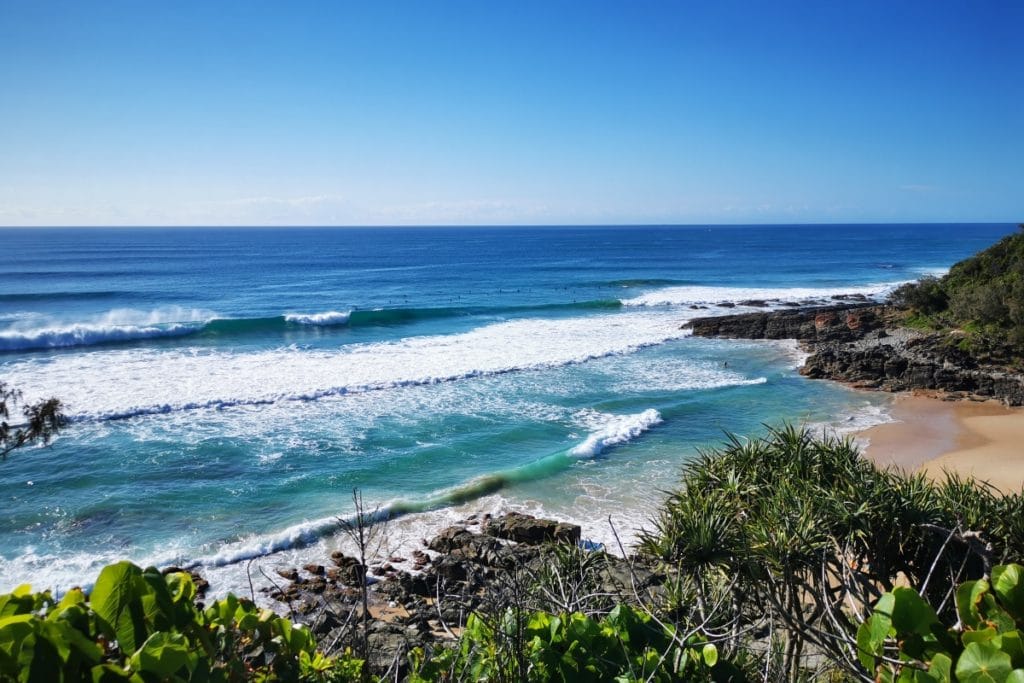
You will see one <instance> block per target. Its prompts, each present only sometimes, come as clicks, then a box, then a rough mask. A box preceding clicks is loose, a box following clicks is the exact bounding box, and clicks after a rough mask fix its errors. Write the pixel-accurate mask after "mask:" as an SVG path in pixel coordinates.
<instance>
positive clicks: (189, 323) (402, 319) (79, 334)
mask: <svg viewBox="0 0 1024 683" xmlns="http://www.w3.org/2000/svg"><path fill="white" fill-rule="evenodd" d="M44 298H45V297H44ZM621 307H622V302H620V301H619V300H618V299H605V300H595V301H581V302H572V303H553V304H536V305H521V306H499V307H487V306H467V307H426V308H414V307H410V308H377V309H365V310H363V309H353V310H348V311H324V312H321V313H285V314H283V315H277V316H270V317H265V318H222V317H218V316H216V315H215V314H213V313H211V312H202V313H201V314H196V313H195V312H194V311H185V312H180V311H182V309H176V310H178V311H179V313H168V312H162V311H163V309H161V310H158V311H155V312H153V313H149V314H147V313H144V312H141V311H132V312H131V313H132V314H133V315H131V316H127V317H126V316H125V315H123V314H124V310H121V311H112V312H111V313H108V314H105V315H103V316H100V317H98V318H94V319H92V320H88V321H82V322H71V323H65V324H60V323H53V322H50V323H48V324H47V325H46V326H44V327H36V328H28V329H27V328H23V327H19V328H9V329H7V330H2V331H0V352H2V351H8V352H9V351H32V350H41V349H56V348H68V347H74V346H97V345H109V344H123V343H130V342H139V341H144V340H147V339H155V338H160V337H181V336H188V335H194V336H196V337H197V338H200V339H202V338H217V339H222V338H224V337H241V336H246V335H252V334H272V333H284V332H287V331H296V330H302V329H309V328H322V327H335V326H348V327H389V326H398V325H406V324H411V323H416V322H420V321H426V320H438V319H446V318H457V317H469V316H484V317H501V316H504V315H515V314H524V313H558V312H573V311H596V310H614V309H618V308H621ZM176 315H179V316H184V317H183V318H177V319H176V318H175V316H176ZM138 319H143V320H149V321H150V322H147V323H144V324H139V323H137V322H134V321H135V320H138Z"/></svg>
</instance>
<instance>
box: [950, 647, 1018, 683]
mask: <svg viewBox="0 0 1024 683" xmlns="http://www.w3.org/2000/svg"><path fill="white" fill-rule="evenodd" d="M1011 670H1013V666H1012V665H1011V664H1010V655H1008V654H1006V653H1005V652H1000V651H999V650H997V649H996V648H995V647H993V646H992V645H991V644H989V643H971V644H969V645H968V646H967V647H965V648H964V651H963V654H961V655H960V659H958V660H957V662H956V677H957V679H958V680H959V681H960V682H961V683H989V682H990V681H999V682H1000V683H1001V682H1002V681H1004V680H1005V679H1006V677H1007V676H1009V675H1010V671H1011Z"/></svg>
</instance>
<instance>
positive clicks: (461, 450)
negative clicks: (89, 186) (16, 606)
mask: <svg viewBox="0 0 1024 683" xmlns="http://www.w3.org/2000/svg"><path fill="white" fill-rule="evenodd" d="M1015 229H1016V228H1015V226H1012V225H994V224H982V225H823V226H809V225H799V226H782V225H780V226H715V227H708V226H665V227H649V226H636V227H631V226H622V227H579V228H576V227H572V228H569V227H551V228H542V227H537V228H381V229H327V228H323V229H319V228H316V229H314V228H291V229H270V228H251V229H228V228H217V229H214V228H209V229H192V228H188V229H184V228H182V229H120V228H119V229H113V228H111V229H0V380H2V381H4V382H6V383H8V384H9V385H11V386H13V387H15V388H18V389H20V390H21V391H22V392H23V393H24V395H25V398H26V399H28V400H30V401H31V400H36V399H39V398H44V397H50V396H56V397H59V398H60V399H61V400H62V401H63V402H64V404H65V405H66V409H67V413H68V415H69V416H70V418H71V423H70V425H69V426H68V427H67V429H66V430H65V431H64V432H63V433H62V434H61V435H60V436H59V437H58V438H57V439H56V440H55V442H54V443H53V444H52V445H51V446H50V447H47V448H35V447H33V448H28V449H22V450H19V451H15V452H14V453H12V454H11V455H10V456H9V457H8V458H7V459H6V460H5V461H0V491H2V494H0V495H2V497H3V510H4V512H3V515H2V516H0V591H7V590H10V589H11V588H13V587H14V586H16V585H18V584H21V583H25V582H30V583H32V584H33V585H34V586H36V587H37V588H44V587H50V588H55V589H57V590H61V589H66V588H68V587H70V586H72V585H81V584H88V582H89V581H90V580H91V579H93V578H94V577H95V575H96V573H97V572H98V569H99V567H101V566H102V565H104V564H106V563H109V562H112V561H115V560H119V559H125V558H127V559H131V560H134V561H135V562H137V563H141V564H157V565H161V566H163V565H172V564H173V565H180V566H188V567H194V568H196V569H198V570H199V571H201V572H203V573H204V574H205V575H207V576H208V578H210V580H211V582H212V584H213V588H214V590H215V592H217V593H223V592H225V591H228V590H232V591H235V592H242V593H245V594H248V590H249V589H248V585H249V584H248V581H249V578H250V577H251V576H253V575H255V580H256V583H257V584H260V583H261V582H262V583H264V584H265V582H266V579H264V578H262V574H263V573H270V571H271V570H272V569H275V568H280V567H283V566H294V565H299V564H303V563H305V562H310V561H312V562H316V561H321V562H322V561H323V560H324V559H325V558H326V557H327V556H328V555H329V554H330V552H331V551H332V550H333V549H335V548H337V547H343V545H344V535H343V534H342V533H340V526H341V524H342V521H343V520H345V519H348V518H350V516H351V515H352V513H353V509H354V508H353V502H352V491H353V489H358V490H359V491H360V492H361V494H362V496H363V499H364V501H366V503H367V505H369V506H371V507H377V506H379V507H380V508H381V509H382V510H384V511H386V512H387V513H388V515H383V516H392V517H394V518H395V519H394V520H393V521H392V522H390V523H389V524H390V526H389V529H388V534H389V540H388V543H390V544H391V548H390V552H400V549H401V548H402V547H406V548H407V547H408V546H409V545H410V544H413V545H415V544H417V543H418V540H419V539H420V538H422V537H424V536H426V535H428V534H429V533H430V532H431V531H432V530H434V529H437V528H439V527H442V526H445V525H447V524H449V523H452V522H455V521H458V520H461V519H464V518H465V517H466V516H467V515H471V514H473V513H485V512H489V513H497V512H501V511H505V510H521V511H525V512H530V513H532V514H539V515H547V516H553V517H557V518H559V519H562V520H565V521H572V522H576V523H578V524H580V525H581V526H582V527H583V533H584V537H585V538H587V539H589V540H591V541H593V542H594V543H604V544H613V543H614V538H615V535H616V533H617V534H618V535H619V536H620V537H621V538H622V539H624V540H625V541H626V542H627V543H628V542H629V539H632V538H634V537H635V534H636V532H637V530H638V529H640V528H642V527H644V526H649V521H648V520H649V518H650V516H651V515H652V514H653V513H654V512H655V511H656V509H657V506H658V504H659V502H660V501H661V499H662V497H663V495H664V494H663V491H665V490H667V489H670V488H671V487H673V486H674V484H675V482H676V481H677V480H678V476H679V471H680V467H681V465H682V464H683V463H684V462H686V461H687V459H689V458H692V457H693V456H694V454H695V453H697V452H698V450H699V449H702V448H707V447H713V446H715V445H716V444H719V443H721V442H722V441H723V440H724V438H725V435H726V433H735V434H739V435H757V434H763V433H764V431H765V429H766V427H765V425H779V424H781V423H782V422H783V421H790V422H795V423H799V424H806V425H809V426H811V427H812V428H814V429H816V430H831V431H836V432H838V433H850V432H851V431H854V430H857V429H861V428H864V427H866V426H869V425H871V424H874V423H879V422H882V421H885V420H886V419H887V417H886V410H887V406H888V405H889V401H890V398H889V397H888V396H886V395H883V394H874V393H866V392H855V391H852V390H850V389H847V388H845V387H842V386H839V385H836V384H832V383H828V382H820V381H811V380H807V379H804V378H803V377H801V376H800V375H799V374H798V372H797V368H798V367H799V365H800V364H801V362H802V356H801V353H800V351H799V349H798V348H797V347H796V345H795V344H794V343H792V342H754V341H735V340H708V339H698V338H693V337H691V336H689V335H688V333H687V331H685V330H683V329H681V326H682V325H683V324H684V323H685V322H686V321H687V320H689V319H691V318H693V317H697V316H702V315H711V314H716V313H720V314H721V313H734V312H741V311H745V310H764V309H763V308H761V307H759V306H756V305H754V303H756V302H759V301H763V302H764V303H765V304H766V305H767V306H768V307H775V308H778V307H781V306H784V305H786V304H793V303H808V302H829V301H832V300H833V299H832V297H833V296H837V295H843V294H862V295H864V296H866V297H869V298H882V297H884V296H885V295H886V293H887V292H889V291H891V289H892V288H893V287H895V286H897V285H898V284H899V283H901V282H905V281H908V280H914V279H917V278H919V277H921V276H922V275H926V274H940V273H942V272H944V271H945V269H947V268H948V267H949V266H950V265H952V264H953V263H954V262H956V261H957V260H959V259H962V258H964V257H966V256H968V255H970V254H972V253H974V252H976V251H978V250H980V249H982V248H984V247H986V246H988V245H989V244H991V243H992V242H994V241H996V240H997V239H998V238H999V237H1001V236H1003V235H1005V234H1008V233H1010V232H1012V231H1013V230H1015ZM744 302H748V303H744ZM612 525H614V529H615V533H613V532H612ZM403 544H404V545H403ZM395 548H397V549H398V550H395ZM259 568H262V569H263V571H262V572H256V569H259ZM247 574H248V576H247Z"/></svg>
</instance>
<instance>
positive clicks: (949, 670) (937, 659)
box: [928, 652, 953, 683]
mask: <svg viewBox="0 0 1024 683" xmlns="http://www.w3.org/2000/svg"><path fill="white" fill-rule="evenodd" d="M928 671H929V672H931V674H932V675H933V676H935V678H936V679H937V680H938V681H940V682H941V683H950V681H951V680H952V675H953V660H952V659H950V657H949V655H947V654H946V653H944V652H939V653H938V654H936V655H935V656H934V657H932V661H931V664H929V665H928Z"/></svg>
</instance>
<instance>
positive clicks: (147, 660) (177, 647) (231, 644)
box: [0, 562, 363, 683]
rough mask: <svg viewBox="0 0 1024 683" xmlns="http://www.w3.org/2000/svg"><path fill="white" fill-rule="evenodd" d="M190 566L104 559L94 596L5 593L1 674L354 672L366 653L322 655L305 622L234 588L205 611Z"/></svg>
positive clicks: (289, 676) (24, 590)
mask: <svg viewBox="0 0 1024 683" xmlns="http://www.w3.org/2000/svg"><path fill="white" fill-rule="evenodd" d="M195 594H196V589H195V585H194V584H193V582H192V579H191V577H189V575H188V574H185V573H178V572H175V573H170V574H167V575H166V576H165V575H163V574H161V573H160V572H159V571H157V570H156V569H153V568H149V569H145V570H143V569H140V568H139V567H137V566H135V565H134V564H131V563H130V562H118V563H117V564H112V565H109V566H107V567H105V568H104V569H103V570H102V571H101V572H100V575H99V578H98V579H97V580H96V585H95V587H94V588H93V590H92V593H91V594H90V595H88V596H86V594H85V593H84V592H83V591H81V590H80V589H77V588H75V589H72V590H70V591H68V592H67V593H66V594H65V595H64V596H63V598H62V599H61V600H60V601H59V602H58V601H56V600H54V599H53V597H52V596H51V594H50V593H49V592H48V591H47V592H42V593H33V592H32V591H31V589H30V588H29V587H28V586H20V587H19V588H17V589H15V591H14V592H13V593H9V594H6V595H0V679H2V680H16V681H48V682H50V681H52V682H54V683H57V682H60V681H76V682H77V681H93V682H94V683H110V682H112V681H127V680H131V681H132V682H133V683H149V682H150V681H203V682H210V683H214V682H224V683H227V682H231V681H249V680H263V681H321V682H327V681H332V682H334V681H337V682H341V681H355V680H360V677H361V675H362V664H363V663H362V661H360V660H356V659H353V658H352V657H351V656H348V655H345V656H343V657H341V658H331V657H325V656H324V655H322V654H320V653H318V652H317V651H316V649H315V643H314V641H313V638H312V636H311V635H310V633H309V631H308V630H307V629H306V628H305V627H302V626H296V625H294V624H292V623H291V622H290V621H288V620H287V619H282V618H281V617H278V616H277V615H276V614H274V613H273V612H272V611H270V610H266V609H264V610H261V609H259V608H257V607H256V605H254V604H253V603H252V602H251V601H249V600H244V599H239V598H236V597H234V596H233V595H229V596H228V597H226V598H224V599H223V600H218V601H216V602H214V603H213V604H212V605H210V606H209V607H207V608H206V609H205V610H201V609H199V607H198V606H197V605H196V603H195V602H194V598H195Z"/></svg>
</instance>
